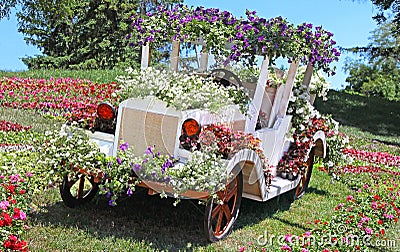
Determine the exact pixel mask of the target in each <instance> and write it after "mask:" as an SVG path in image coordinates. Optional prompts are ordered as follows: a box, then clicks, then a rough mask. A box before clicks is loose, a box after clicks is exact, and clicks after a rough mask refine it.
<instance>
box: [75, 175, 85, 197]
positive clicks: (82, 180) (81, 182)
mask: <svg viewBox="0 0 400 252" xmlns="http://www.w3.org/2000/svg"><path fill="white" fill-rule="evenodd" d="M84 187H85V177H84V176H83V175H82V176H81V177H80V178H79V187H78V194H77V196H76V197H77V198H78V199H82V197H83V189H84Z"/></svg>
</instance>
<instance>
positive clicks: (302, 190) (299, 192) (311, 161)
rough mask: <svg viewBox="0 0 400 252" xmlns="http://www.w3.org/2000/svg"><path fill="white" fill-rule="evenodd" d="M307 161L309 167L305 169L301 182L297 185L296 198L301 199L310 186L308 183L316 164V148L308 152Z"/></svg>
mask: <svg viewBox="0 0 400 252" xmlns="http://www.w3.org/2000/svg"><path fill="white" fill-rule="evenodd" d="M306 163H307V166H308V167H307V169H306V170H305V171H304V173H303V175H302V176H301V178H300V182H299V184H298V185H297V187H296V193H295V195H294V199H300V198H301V197H302V196H303V195H304V194H305V192H306V190H307V188H308V183H310V179H311V174H312V168H313V165H314V148H312V149H311V151H310V153H309V154H308V159H307V162H306Z"/></svg>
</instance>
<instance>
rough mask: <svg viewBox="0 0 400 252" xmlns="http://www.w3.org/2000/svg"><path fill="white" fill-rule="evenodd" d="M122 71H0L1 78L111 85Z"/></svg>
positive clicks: (123, 72) (122, 73)
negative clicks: (79, 81)
mask: <svg viewBox="0 0 400 252" xmlns="http://www.w3.org/2000/svg"><path fill="white" fill-rule="evenodd" d="M124 74H125V71H124V70H122V69H115V70H50V69H49V70H46V69H43V70H30V71H19V72H7V71H2V70H0V77H14V76H16V77H19V78H37V79H50V78H61V77H63V78H67V77H70V78H73V79H89V80H91V81H93V82H98V83H110V82H113V81H116V77H117V76H120V75H124Z"/></svg>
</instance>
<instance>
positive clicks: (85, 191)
mask: <svg viewBox="0 0 400 252" xmlns="http://www.w3.org/2000/svg"><path fill="white" fill-rule="evenodd" d="M98 191H99V184H98V183H95V182H94V178H93V177H90V176H87V175H85V174H77V175H76V176H75V177H74V178H73V179H69V178H68V175H65V176H64V180H63V182H62V184H61V185H60V193H61V198H62V200H63V202H64V204H65V205H66V206H68V207H76V206H79V205H82V204H84V203H86V202H89V201H91V200H92V199H93V198H94V196H96V194H97V192H98Z"/></svg>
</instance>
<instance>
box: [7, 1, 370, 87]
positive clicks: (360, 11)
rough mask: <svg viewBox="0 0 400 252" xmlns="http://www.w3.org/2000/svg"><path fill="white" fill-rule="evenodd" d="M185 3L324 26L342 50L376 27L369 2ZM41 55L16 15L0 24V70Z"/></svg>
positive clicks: (340, 81) (337, 81)
mask: <svg viewBox="0 0 400 252" xmlns="http://www.w3.org/2000/svg"><path fill="white" fill-rule="evenodd" d="M185 4H187V5H194V6H197V5H201V6H205V7H217V8H220V9H221V10H228V11H230V12H232V13H233V14H234V15H235V16H238V17H239V16H244V13H245V10H246V9H249V10H256V11H257V14H258V15H259V16H262V17H265V18H271V17H276V16H282V17H284V18H287V19H288V21H290V22H292V23H294V24H298V23H302V22H309V23H313V24H315V25H322V26H323V28H324V29H326V30H329V31H331V32H332V33H334V39H335V40H336V41H337V45H338V46H342V47H352V46H356V45H358V46H362V45H366V44H367V43H368V37H369V36H370V32H371V31H372V30H373V29H375V28H376V23H375V22H374V21H373V20H372V16H373V15H374V13H375V9H374V7H373V5H372V4H371V2H370V1H368V0H367V1H359V0H355V1H352V0H302V1H300V0H230V1H227V0H196V1H195V0H185ZM39 53H40V51H39V50H37V49H36V48H35V47H33V46H28V45H26V43H25V42H24V40H23V36H22V34H19V33H18V32H17V21H16V19H15V17H14V16H12V17H11V19H10V20H7V19H3V20H1V21H0V70H25V69H26V66H25V65H24V64H23V63H22V61H21V60H20V58H22V57H25V56H34V55H36V54H39ZM345 58H346V55H342V56H341V59H340V61H339V63H338V64H337V74H336V75H335V76H333V77H331V78H329V80H330V81H331V83H332V84H331V87H332V88H334V89H340V88H342V86H343V85H345V81H344V80H345V78H346V74H345V73H344V72H343V70H342V67H343V63H344V60H345Z"/></svg>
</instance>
